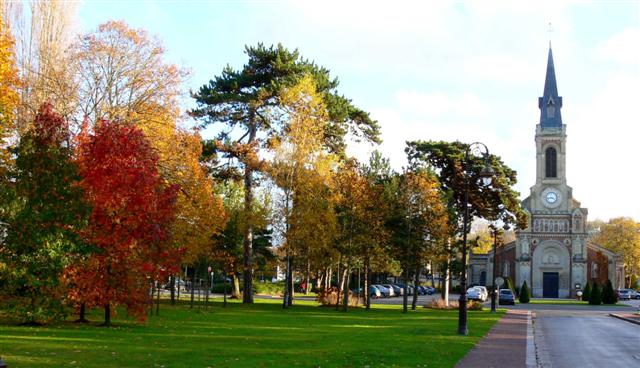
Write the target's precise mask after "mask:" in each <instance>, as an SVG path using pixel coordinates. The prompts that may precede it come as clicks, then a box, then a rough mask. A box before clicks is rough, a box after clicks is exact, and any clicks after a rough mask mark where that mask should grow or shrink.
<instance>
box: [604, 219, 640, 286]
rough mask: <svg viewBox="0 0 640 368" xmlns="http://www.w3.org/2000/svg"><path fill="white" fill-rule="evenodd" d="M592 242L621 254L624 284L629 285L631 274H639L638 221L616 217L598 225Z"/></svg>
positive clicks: (639, 239) (639, 237)
mask: <svg viewBox="0 0 640 368" xmlns="http://www.w3.org/2000/svg"><path fill="white" fill-rule="evenodd" d="M599 228H600V231H599V232H598V233H597V234H596V235H595V236H594V237H593V242H594V243H596V244H600V245H602V246H604V247H605V248H607V249H609V250H611V251H613V252H615V253H619V254H622V259H623V262H624V267H625V275H626V279H625V286H626V287H632V286H631V275H634V276H635V277H638V276H639V275H640V223H638V222H636V221H634V220H633V219H631V218H629V217H618V218H613V219H611V220H609V222H607V223H604V224H601V225H600V227H599Z"/></svg>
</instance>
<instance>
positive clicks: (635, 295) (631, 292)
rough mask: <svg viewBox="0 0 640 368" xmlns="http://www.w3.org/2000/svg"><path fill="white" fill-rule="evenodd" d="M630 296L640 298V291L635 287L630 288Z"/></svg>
mask: <svg viewBox="0 0 640 368" xmlns="http://www.w3.org/2000/svg"><path fill="white" fill-rule="evenodd" d="M629 296H630V297H631V299H640V293H638V292H637V291H635V290H633V289H629Z"/></svg>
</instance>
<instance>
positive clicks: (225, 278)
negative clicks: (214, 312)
mask: <svg viewBox="0 0 640 368" xmlns="http://www.w3.org/2000/svg"><path fill="white" fill-rule="evenodd" d="M222 277H223V279H222V282H223V287H222V289H223V290H222V291H223V293H224V299H223V301H222V306H223V307H224V308H226V307H227V273H226V272H223V273H222Z"/></svg>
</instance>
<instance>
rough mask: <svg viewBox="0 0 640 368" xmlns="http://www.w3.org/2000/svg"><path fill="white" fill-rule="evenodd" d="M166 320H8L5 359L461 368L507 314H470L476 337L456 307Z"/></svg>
mask: <svg viewBox="0 0 640 368" xmlns="http://www.w3.org/2000/svg"><path fill="white" fill-rule="evenodd" d="M160 314H161V315H160V317H151V318H149V320H148V321H147V323H146V324H137V323H135V322H133V321H131V320H128V319H126V318H124V317H121V316H118V317H116V319H115V323H116V324H117V325H116V327H111V328H105V327H99V326H98V323H99V322H100V317H101V314H100V311H96V312H95V313H92V314H91V315H90V317H91V319H92V320H94V321H95V323H92V324H89V325H79V324H74V323H71V322H68V323H62V324H59V325H56V326H51V327H24V326H16V325H11V324H7V323H3V324H0V355H1V356H2V357H3V359H4V360H5V361H6V363H7V365H8V366H9V367H11V368H18V367H166V368H170V367H296V366H297V367H364V366H370V367H453V366H454V365H455V363H456V362H457V361H458V360H459V359H460V358H462V357H463V356H464V355H465V354H466V352H467V351H468V350H469V349H471V347H473V346H474V345H475V344H476V342H477V341H478V340H479V339H480V338H481V337H482V336H483V335H484V334H486V333H487V331H488V330H489V328H490V327H491V326H492V325H493V324H494V323H495V322H496V321H497V319H498V318H499V317H500V316H502V314H503V311H501V312H500V313H498V314H490V313H489V312H488V311H482V312H469V331H470V335H469V336H458V335H457V334H456V326H457V318H458V314H457V311H438V310H430V309H425V308H419V310H418V311H415V312H410V313H408V314H402V313H401V310H400V309H399V307H398V306H375V307H374V309H373V310H371V311H368V312H367V311H365V310H362V309H352V310H350V311H349V312H348V313H343V312H336V311H335V310H334V309H333V308H326V307H318V306H316V304H315V303H312V302H297V304H296V305H295V306H294V307H293V308H292V309H289V310H287V311H283V310H282V309H281V306H280V304H279V301H278V300H273V301H272V300H257V301H256V304H254V305H249V306H247V305H242V304H239V303H237V302H234V303H230V304H229V305H228V307H227V308H226V309H223V308H222V306H221V303H219V302H217V301H216V303H214V306H213V308H210V309H209V310H197V309H196V310H190V309H189V308H188V306H186V305H182V306H176V307H171V306H169V305H162V306H161V310H160Z"/></svg>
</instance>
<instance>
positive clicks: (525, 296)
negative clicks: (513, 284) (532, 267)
mask: <svg viewBox="0 0 640 368" xmlns="http://www.w3.org/2000/svg"><path fill="white" fill-rule="evenodd" d="M518 300H519V301H520V303H523V304H526V303H529V302H530V301H531V295H529V287H528V286H527V282H526V281H525V282H523V283H522V287H521V288H520V296H519V298H518Z"/></svg>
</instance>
